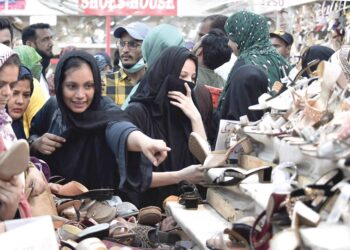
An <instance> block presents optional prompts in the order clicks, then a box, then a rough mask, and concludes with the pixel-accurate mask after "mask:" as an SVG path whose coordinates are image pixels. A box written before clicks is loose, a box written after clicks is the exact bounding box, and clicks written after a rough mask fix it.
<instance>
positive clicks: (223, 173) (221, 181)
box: [207, 166, 272, 186]
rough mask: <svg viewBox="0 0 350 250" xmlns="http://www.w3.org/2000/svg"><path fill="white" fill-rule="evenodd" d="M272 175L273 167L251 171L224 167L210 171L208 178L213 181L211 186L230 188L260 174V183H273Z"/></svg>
mask: <svg viewBox="0 0 350 250" xmlns="http://www.w3.org/2000/svg"><path fill="white" fill-rule="evenodd" d="M271 173H272V167H271V166H263V167H258V168H253V169H250V170H245V169H243V168H239V167H224V168H211V169H209V170H208V172H207V176H208V177H209V180H211V182H209V185H210V184H213V185H221V186H230V185H237V184H239V183H241V182H242V181H243V180H245V179H246V178H247V177H249V176H251V175H253V174H258V176H259V182H271Z"/></svg>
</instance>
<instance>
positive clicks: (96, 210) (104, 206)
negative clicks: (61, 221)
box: [79, 200, 117, 223]
mask: <svg viewBox="0 0 350 250" xmlns="http://www.w3.org/2000/svg"><path fill="white" fill-rule="evenodd" d="M79 212H80V216H81V217H85V218H92V219H94V220H95V221H97V222H98V223H109V222H110V221H112V220H113V219H114V218H115V217H116V216H117V209H116V208H115V207H112V206H110V205H109V204H108V203H107V202H106V201H96V200H93V201H91V200H85V201H84V203H83V205H82V206H81V208H80V210H79Z"/></svg>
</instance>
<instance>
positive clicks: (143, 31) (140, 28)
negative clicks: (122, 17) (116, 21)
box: [114, 22, 150, 40]
mask: <svg viewBox="0 0 350 250" xmlns="http://www.w3.org/2000/svg"><path fill="white" fill-rule="evenodd" d="M149 30H150V28H149V27H148V26H147V25H146V24H144V23H140V22H135V23H131V24H128V25H127V26H125V27H118V28H117V29H116V30H115V31H114V36H115V37H116V38H120V37H121V36H122V34H123V33H124V32H127V33H128V34H129V35H130V36H131V37H132V38H134V39H136V40H143V39H145V37H146V35H147V33H148V31H149Z"/></svg>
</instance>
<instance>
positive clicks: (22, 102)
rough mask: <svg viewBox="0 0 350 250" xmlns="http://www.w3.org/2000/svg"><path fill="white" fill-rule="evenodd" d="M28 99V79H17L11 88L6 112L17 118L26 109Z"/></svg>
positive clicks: (14, 118)
mask: <svg viewBox="0 0 350 250" xmlns="http://www.w3.org/2000/svg"><path fill="white" fill-rule="evenodd" d="M29 101H30V81H29V80H28V79H24V80H20V81H18V82H17V83H16V84H15V85H14V87H13V88H12V96H11V98H10V100H9V101H8V104H7V109H8V113H9V115H10V116H11V118H12V119H13V120H18V119H19V118H21V117H22V116H23V114H24V112H25V111H26V110H27V107H28V105H29Z"/></svg>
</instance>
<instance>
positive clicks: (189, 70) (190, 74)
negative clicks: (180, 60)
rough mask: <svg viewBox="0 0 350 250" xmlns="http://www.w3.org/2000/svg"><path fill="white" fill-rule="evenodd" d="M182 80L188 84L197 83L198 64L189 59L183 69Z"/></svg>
mask: <svg viewBox="0 0 350 250" xmlns="http://www.w3.org/2000/svg"><path fill="white" fill-rule="evenodd" d="M179 78H180V79H182V80H184V81H187V82H194V83H195V81H196V64H195V63H194V61H192V60H191V59H187V60H186V61H185V63H184V66H183V67H182V69H181V73H180V76H179Z"/></svg>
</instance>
